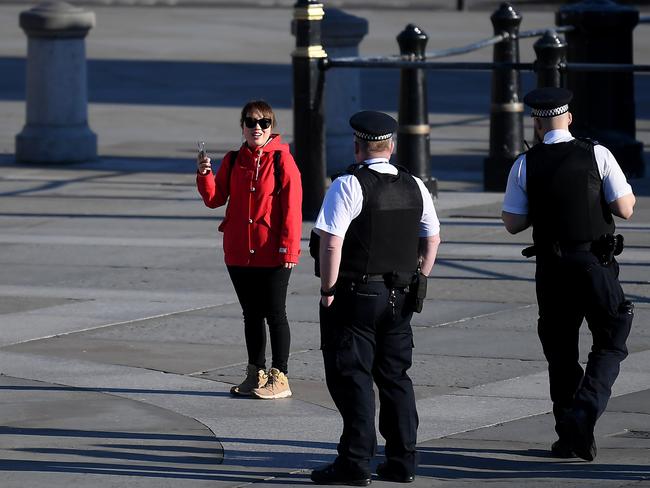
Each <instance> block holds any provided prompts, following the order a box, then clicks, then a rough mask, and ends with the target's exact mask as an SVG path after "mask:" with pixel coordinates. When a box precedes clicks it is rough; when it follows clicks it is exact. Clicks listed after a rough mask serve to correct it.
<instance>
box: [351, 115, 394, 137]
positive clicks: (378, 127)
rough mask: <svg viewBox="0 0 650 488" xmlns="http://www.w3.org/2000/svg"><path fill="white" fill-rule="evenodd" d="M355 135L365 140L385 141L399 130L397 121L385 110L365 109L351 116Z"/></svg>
mask: <svg viewBox="0 0 650 488" xmlns="http://www.w3.org/2000/svg"><path fill="white" fill-rule="evenodd" d="M350 126H351V127H352V128H353V129H354V135H355V136H356V137H357V138H359V139H362V140H364V141H385V140H386V139H390V138H391V137H392V135H393V134H394V133H395V132H396V131H397V121H396V120H395V119H394V118H392V117H391V116H390V115H388V114H385V113H383V112H375V111H372V110H364V111H362V112H357V113H356V114H354V115H353V116H352V117H350Z"/></svg>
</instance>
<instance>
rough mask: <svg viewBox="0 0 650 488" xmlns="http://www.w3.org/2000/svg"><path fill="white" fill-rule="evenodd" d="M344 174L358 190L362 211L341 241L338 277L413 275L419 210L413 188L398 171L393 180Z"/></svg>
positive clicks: (368, 173)
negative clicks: (356, 185)
mask: <svg viewBox="0 0 650 488" xmlns="http://www.w3.org/2000/svg"><path fill="white" fill-rule="evenodd" d="M348 172H350V173H352V174H353V175H354V177H356V178H357V179H358V180H359V183H360V184H361V189H362V191H363V207H362V209H361V213H360V214H359V215H358V216H357V217H356V218H355V219H354V220H353V221H352V223H351V224H350V227H349V228H348V231H347V233H346V234H345V239H344V240H343V249H342V256H341V266H340V274H341V276H348V277H360V276H362V275H370V274H385V273H400V274H401V273H414V272H415V271H416V270H417V265H418V243H419V237H418V233H419V223H420V220H421V218H422V208H423V203H422V193H421V192H420V188H419V186H418V184H417V182H416V181H415V180H414V179H413V177H412V176H411V175H410V174H409V173H408V172H406V171H402V170H398V172H397V174H396V175H391V174H384V173H378V172H377V171H373V170H371V169H370V168H368V166H367V165H362V166H356V168H355V169H354V170H349V171H348Z"/></svg>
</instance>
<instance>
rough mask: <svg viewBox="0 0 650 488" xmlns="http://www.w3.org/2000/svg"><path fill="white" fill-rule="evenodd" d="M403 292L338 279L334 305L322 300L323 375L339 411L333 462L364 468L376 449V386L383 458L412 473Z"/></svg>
mask: <svg viewBox="0 0 650 488" xmlns="http://www.w3.org/2000/svg"><path fill="white" fill-rule="evenodd" d="M404 299H405V293H404V290H403V289H402V290H399V289H398V290H389V289H388V288H387V287H386V285H384V283H383V282H371V283H367V284H358V285H355V284H347V285H345V284H338V285H337V291H336V295H335V297H334V301H333V303H332V305H330V306H329V307H327V308H325V307H323V306H322V305H320V327H321V349H322V350H323V359H324V363H325V378H326V381H327V387H328V389H329V392H330V394H331V395H332V399H333V400H334V403H335V404H336V406H337V408H338V410H339V412H340V414H341V416H342V417H343V434H342V435H341V438H340V441H339V445H338V454H339V455H338V457H337V460H336V464H338V465H339V466H340V467H341V469H344V470H347V471H349V472H360V473H368V472H369V462H370V459H371V458H372V456H373V455H374V454H375V449H376V447H377V436H376V433H375V396H374V391H373V379H374V382H375V383H376V384H377V388H378V390H379V404H380V408H379V431H380V432H381V435H382V436H383V437H384V439H386V449H385V453H386V458H387V459H388V460H389V461H390V462H394V463H397V464H399V465H401V466H402V467H403V468H404V471H405V472H406V473H410V474H413V473H414V472H415V467H416V465H417V453H416V450H415V444H416V435H417V427H418V415H417V411H416V407H415V395H414V393H413V384H412V383H411V379H410V378H409V376H408V374H407V370H408V369H409V368H410V367H411V358H412V354H413V333H412V330H411V324H410V321H411V316H412V315H413V313H412V312H407V311H406V310H403V309H404Z"/></svg>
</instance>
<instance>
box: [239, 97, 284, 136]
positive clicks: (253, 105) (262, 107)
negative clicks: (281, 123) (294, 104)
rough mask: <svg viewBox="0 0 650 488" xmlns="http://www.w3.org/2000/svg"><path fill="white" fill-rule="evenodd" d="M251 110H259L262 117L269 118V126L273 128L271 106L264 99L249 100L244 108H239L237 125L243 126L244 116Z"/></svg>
mask: <svg viewBox="0 0 650 488" xmlns="http://www.w3.org/2000/svg"><path fill="white" fill-rule="evenodd" d="M253 112H259V113H261V114H262V117H268V118H269V119H271V128H272V129H274V128H275V126H276V125H277V124H276V120H275V114H274V113H273V109H272V108H271V106H270V105H269V104H268V103H266V102H265V101H264V100H251V101H250V102H248V103H247V104H246V105H244V108H242V109H241V117H240V118H239V126H240V127H241V128H242V129H243V128H244V119H245V118H246V116H247V115H248V114H250V113H253Z"/></svg>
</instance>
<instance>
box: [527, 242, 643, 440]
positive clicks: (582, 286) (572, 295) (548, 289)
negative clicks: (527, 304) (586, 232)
mask: <svg viewBox="0 0 650 488" xmlns="http://www.w3.org/2000/svg"><path fill="white" fill-rule="evenodd" d="M618 271H619V268H618V263H617V262H616V261H615V260H614V261H613V262H611V263H610V264H608V265H601V264H600V262H599V261H598V259H597V258H596V256H594V255H593V254H592V253H591V252H589V251H575V252H568V253H564V254H563V255H562V257H558V256H554V255H550V256H549V255H541V256H538V257H537V271H536V275H535V280H536V285H537V302H538V304H539V322H538V334H539V338H540V340H541V342H542V347H543V349H544V355H545V356H546V359H547V360H548V372H549V382H550V389H551V400H552V401H553V413H554V415H555V421H556V430H557V423H558V422H561V421H562V418H563V417H564V416H565V415H567V414H576V415H579V416H580V418H584V419H586V422H587V425H586V427H587V428H589V429H591V431H593V427H594V425H595V423H596V420H597V419H598V417H600V415H601V414H602V413H603V412H604V411H605V407H606V406H607V402H608V400H609V397H610V395H611V387H612V385H613V384H614V381H615V380H616V377H617V376H618V373H619V366H620V363H621V361H623V359H625V358H626V356H627V347H626V345H625V341H626V340H627V337H628V334H629V333H630V327H631V325H632V318H633V313H632V307H631V306H630V303H629V302H626V301H625V295H624V294H623V290H622V288H621V285H620V284H619V281H618ZM583 319H586V321H587V325H588V327H589V330H590V331H591V335H592V347H591V352H590V353H589V356H588V360H587V367H586V369H585V370H583V369H582V367H581V365H580V363H579V351H578V331H579V329H580V325H581V324H582V321H583Z"/></svg>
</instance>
